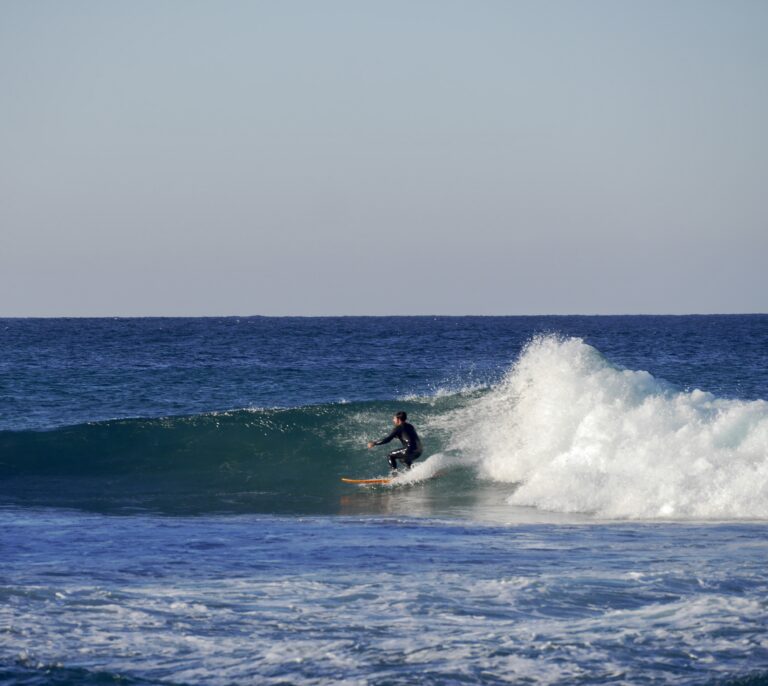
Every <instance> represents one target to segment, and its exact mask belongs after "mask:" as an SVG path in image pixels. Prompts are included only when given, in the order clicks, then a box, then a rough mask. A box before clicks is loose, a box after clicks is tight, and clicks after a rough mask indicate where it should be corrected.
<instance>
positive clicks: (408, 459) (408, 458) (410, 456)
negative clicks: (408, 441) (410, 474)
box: [403, 451, 421, 469]
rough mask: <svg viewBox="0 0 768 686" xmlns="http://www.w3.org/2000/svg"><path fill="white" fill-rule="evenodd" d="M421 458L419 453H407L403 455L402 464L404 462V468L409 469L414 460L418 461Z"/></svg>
mask: <svg viewBox="0 0 768 686" xmlns="http://www.w3.org/2000/svg"><path fill="white" fill-rule="evenodd" d="M420 457H421V451H418V452H412V453H408V452H406V453H405V455H403V462H405V468H406V469H410V468H411V465H412V464H413V461H414V460H418V459H419V458H420Z"/></svg>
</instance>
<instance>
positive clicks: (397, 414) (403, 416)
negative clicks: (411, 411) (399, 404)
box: [395, 410, 408, 421]
mask: <svg viewBox="0 0 768 686" xmlns="http://www.w3.org/2000/svg"><path fill="white" fill-rule="evenodd" d="M395 417H397V418H398V419H401V420H402V421H405V420H406V419H408V415H407V414H405V412H403V411H402V410H400V412H395Z"/></svg>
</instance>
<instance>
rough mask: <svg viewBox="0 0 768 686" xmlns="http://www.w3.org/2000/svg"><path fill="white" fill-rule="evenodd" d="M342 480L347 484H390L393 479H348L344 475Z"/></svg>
mask: <svg viewBox="0 0 768 686" xmlns="http://www.w3.org/2000/svg"><path fill="white" fill-rule="evenodd" d="M341 480H342V481H343V482H344V483H345V484H388V483H390V482H391V481H392V479H347V478H346V477H344V476H343V477H341Z"/></svg>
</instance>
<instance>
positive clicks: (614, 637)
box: [0, 315, 768, 686]
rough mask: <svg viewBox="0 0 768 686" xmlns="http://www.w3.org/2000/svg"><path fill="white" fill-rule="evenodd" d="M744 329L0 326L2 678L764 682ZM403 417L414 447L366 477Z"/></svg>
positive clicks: (553, 322) (761, 517)
mask: <svg viewBox="0 0 768 686" xmlns="http://www.w3.org/2000/svg"><path fill="white" fill-rule="evenodd" d="M767 362H768V315H727V316H726V315H706V316H705V315H701V316H610V317H607V316H599V317H598V316H573V317H555V316H542V317H327V318H291V317H285V318H270V317H243V318H238V317H226V318H147V319H142V318H128V319H120V318H116V319H0V522H1V526H0V684H25V685H30V686H32V685H38V684H60V685H63V684H114V683H120V684H130V685H133V684H169V685H170V684H201V685H202V684H206V685H208V684H210V685H213V686H218V685H222V686H223V685H225V684H226V685H229V684H275V685H276V684H331V683H333V684H336V683H338V684H350V685H351V684H376V685H379V684H382V685H384V684H393V685H394V684H414V683H418V684H435V685H443V684H630V685H635V684H707V685H709V684H713V685H714V684H729V685H732V686H757V685H759V684H768V631H767V629H768V564H767V563H768V402H766V399H768V364H766V363H767ZM399 410H404V411H406V412H407V413H408V417H409V421H411V422H412V423H413V424H414V425H415V426H416V428H417V430H418V431H419V434H420V436H421V438H422V440H423V443H424V446H425V451H424V455H423V456H422V458H421V459H419V460H418V461H417V462H416V463H415V465H414V467H413V469H412V470H411V471H410V472H407V473H403V474H401V475H400V476H398V477H397V478H396V479H395V480H394V481H393V482H392V483H389V484H376V485H364V486H359V485H351V484H346V483H342V482H341V478H342V477H352V478H375V477H381V476H386V475H387V474H388V466H387V463H386V454H387V452H388V450H389V449H391V447H395V448H396V447H398V446H396V445H392V446H380V447H376V448H374V449H372V450H368V449H367V448H366V443H367V441H369V440H372V439H376V438H381V437H382V436H384V435H386V434H387V433H388V432H389V430H390V428H391V418H392V415H393V414H394V412H396V411H399Z"/></svg>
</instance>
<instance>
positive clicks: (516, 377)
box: [470, 336, 768, 519]
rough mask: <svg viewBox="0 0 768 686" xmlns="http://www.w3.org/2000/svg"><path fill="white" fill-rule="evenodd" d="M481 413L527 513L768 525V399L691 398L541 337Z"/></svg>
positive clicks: (483, 465)
mask: <svg viewBox="0 0 768 686" xmlns="http://www.w3.org/2000/svg"><path fill="white" fill-rule="evenodd" d="M471 412H472V413H473V415H474V416H475V417H476V418H477V420H476V421H474V422H473V424H474V425H475V426H476V429H475V432H476V433H475V434H474V435H473V436H471V437H470V441H472V442H475V443H477V444H480V445H482V450H481V451H480V452H481V454H482V457H481V458H480V460H479V461H478V469H479V471H480V473H481V475H482V476H484V477H486V478H490V479H492V480H495V481H501V482H509V483H515V484H519V486H518V487H517V489H516V490H515V492H514V493H513V494H512V495H511V496H510V498H509V502H510V503H511V504H515V505H523V506H533V507H537V508H542V509H546V510H554V511H560V512H590V513H594V514H596V515H598V516H600V517H607V518H641V519H642V518H671V519H676V518H680V519H765V518H768V403H766V402H765V401H763V400H757V401H751V402H745V401H739V400H723V399H718V398H716V397H714V396H713V395H712V394H710V393H706V392H703V391H701V390H694V391H692V392H682V391H680V390H679V389H677V388H675V387H673V386H672V385H670V384H667V383H666V382H664V381H662V380H659V379H656V378H654V377H653V376H652V375H651V374H649V373H648V372H645V371H631V370H626V369H620V368H617V367H615V366H614V365H612V364H611V363H610V362H608V361H607V360H606V359H605V358H604V357H603V356H602V355H601V354H600V352H599V351H598V350H596V349H595V348H593V347H592V346H590V345H587V344H586V343H585V342H584V341H583V340H581V339H578V338H569V339H562V338H558V337H556V336H546V337H541V338H537V339H534V340H533V341H532V342H531V343H530V344H529V345H528V346H527V347H526V348H525V350H524V351H523V353H522V354H521V356H520V358H519V360H518V361H517V363H516V364H515V365H514V366H513V368H512V369H511V370H510V372H509V373H508V374H507V376H506V377H505V378H504V380H503V381H502V382H501V383H500V384H499V385H498V386H497V387H496V388H495V389H493V391H491V392H490V393H489V394H488V395H486V396H485V397H483V398H481V399H480V400H479V401H478V402H477V403H476V404H475V406H474V407H473V408H472V410H471Z"/></svg>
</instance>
